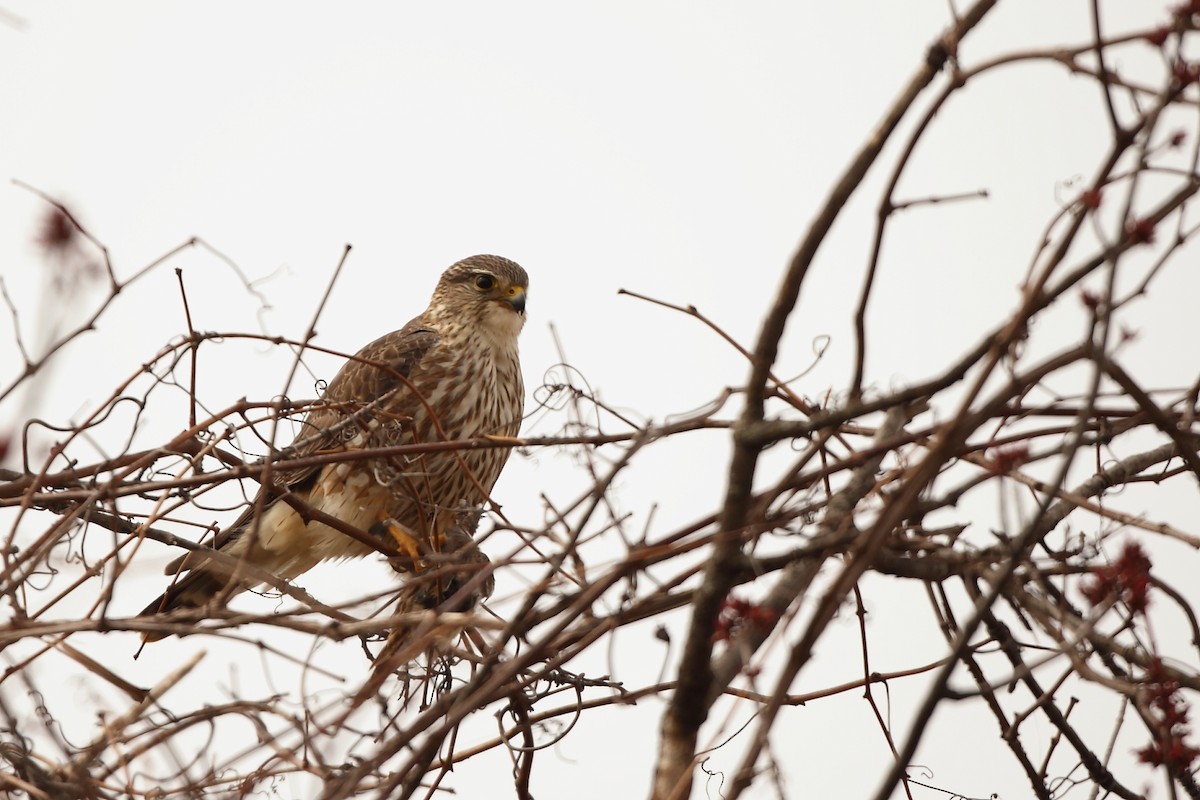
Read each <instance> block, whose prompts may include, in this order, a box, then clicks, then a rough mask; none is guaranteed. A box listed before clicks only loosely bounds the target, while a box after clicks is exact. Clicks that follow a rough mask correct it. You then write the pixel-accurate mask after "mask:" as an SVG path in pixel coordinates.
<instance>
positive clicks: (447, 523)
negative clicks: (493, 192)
mask: <svg viewBox="0 0 1200 800" xmlns="http://www.w3.org/2000/svg"><path fill="white" fill-rule="evenodd" d="M528 286H529V278H528V276H527V275H526V274H525V270H524V269H522V268H521V267H520V266H519V265H518V264H516V263H514V262H512V261H509V260H508V259H506V258H501V257H499V256H493V255H479V256H472V257H470V258H467V259H464V260H462V261H459V262H458V263H457V264H454V265H453V266H451V267H450V268H449V269H447V270H446V271H445V273H443V274H442V277H441V279H440V280H439V281H438V284H437V287H436V288H435V289H434V291H433V297H432V298H431V299H430V301H429V307H428V308H427V309H425V311H424V312H423V313H422V314H421V315H420V316H418V317H417V318H416V319H413V320H412V321H411V322H409V323H408V324H407V325H405V326H404V327H403V328H401V329H400V330H398V331H394V332H392V333H389V334H387V335H386V336H383V337H382V338H380V339H377V340H376V341H374V342H372V343H371V344H369V345H367V346H366V347H364V348H363V349H362V350H360V351H359V352H358V353H357V354H356V355H355V356H354V357H353V358H352V359H350V361H348V362H347V363H346V364H345V366H343V367H342V369H341V370H340V371H339V372H338V374H337V375H336V376H335V377H334V379H333V381H332V382H330V384H329V387H328V388H327V389H326V391H325V393H324V396H323V397H322V398H321V400H320V401H319V402H318V403H317V404H316V405H315V406H314V407H313V409H312V410H310V411H309V413H308V414H307V416H306V417H305V419H304V422H303V424H302V425H301V428H300V431H299V435H298V436H297V438H296V443H295V445H294V454H293V457H294V458H304V457H306V456H313V455H317V454H327V453H337V452H344V451H351V450H367V449H377V448H382V447H395V446H397V445H414V444H415V445H421V444H428V445H436V444H437V443H441V442H450V441H455V440H463V439H472V438H477V437H487V436H491V437H514V436H516V434H517V431H518V429H519V428H520V425H521V415H522V409H523V405H524V395H525V390H524V384H523V382H522V379H521V367H520V362H519V360H518V357H517V337H518V334H520V332H521V328H522V327H523V326H524V324H525V297H526V291H527V289H528ZM508 454H509V448H507V447H481V448H471V449H452V448H443V449H440V450H439V449H437V448H436V447H430V449H429V450H427V451H425V452H421V453H417V454H413V453H411V452H410V453H409V454H407V455H393V456H390V457H389V456H386V455H384V456H380V457H377V458H359V459H346V460H334V461H332V462H331V463H328V464H325V465H323V466H312V467H306V468H295V469H291V470H288V469H287V467H286V464H281V465H280V466H279V468H278V469H277V470H276V472H275V474H274V475H273V477H272V481H271V482H270V484H269V485H268V486H265V487H264V488H263V489H262V490H261V491H262V492H264V493H265V495H260V497H259V498H258V499H257V500H256V502H255V503H253V504H252V505H251V507H250V508H248V509H247V510H246V512H245V513H244V514H242V516H241V518H239V519H238V520H237V522H235V523H234V524H233V525H232V526H231V527H229V528H228V529H226V530H225V531H223V532H222V533H221V534H219V535H218V536H217V538H216V540H215V541H214V543H213V547H214V548H215V549H216V550H218V551H219V552H221V553H223V554H225V555H227V556H230V558H223V559H214V558H211V557H206V556H205V555H204V554H203V552H201V551H196V552H192V553H189V554H187V555H185V556H184V557H182V558H180V559H177V560H176V561H175V562H173V563H172V564H170V565H169V566H168V567H167V574H169V575H176V576H178V575H180V574H181V573H183V572H187V575H186V576H184V577H180V578H179V579H178V580H177V581H176V582H175V583H173V584H172V585H171V586H170V587H168V588H167V590H166V591H165V592H163V594H162V595H161V596H160V597H159V598H158V599H156V600H155V601H154V602H152V603H150V604H149V605H148V606H146V608H145V609H144V610H143V611H142V616H150V615H154V614H158V613H162V612H167V611H172V610H174V609H179V608H201V607H203V606H205V605H206V604H207V603H209V602H211V601H213V600H214V599H217V598H219V599H221V600H222V601H223V600H225V599H228V597H230V596H232V595H233V594H235V593H237V592H240V591H242V590H244V589H248V588H251V587H253V586H256V585H258V584H259V583H260V581H258V580H255V579H254V578H253V577H252V576H248V575H246V574H244V572H243V571H242V570H241V569H240V567H241V565H242V564H249V565H250V566H252V567H255V568H257V569H259V570H263V571H265V572H267V573H270V574H271V575H274V576H276V577H278V578H281V579H284V580H290V579H292V578H295V577H296V576H297V575H300V574H301V573H303V572H305V571H307V570H309V569H311V568H312V567H314V566H316V564H317V563H318V562H320V561H323V560H326V559H341V558H355V557H361V556H365V555H369V554H370V553H371V552H373V551H374V548H372V547H371V546H370V545H369V544H367V543H366V542H364V541H360V539H361V538H364V537H361V536H360V537H358V538H356V537H354V536H351V535H349V534H348V533H346V532H344V530H338V527H344V526H349V527H350V528H352V529H356V530H357V531H361V532H363V533H364V534H365V535H367V536H371V537H376V538H378V539H379V540H380V541H382V542H384V543H386V544H387V545H389V546H390V547H391V548H393V549H394V550H398V551H400V552H402V553H404V554H406V556H407V558H409V559H410V560H409V562H408V563H409V564H410V565H416V564H417V563H418V562H419V561H420V559H421V557H422V555H423V554H427V553H447V552H450V551H458V552H459V553H460V554H461V556H462V557H461V562H462V563H467V564H473V565H474V567H475V569H478V568H479V565H480V563H483V564H486V563H487V558H486V556H483V554H482V553H481V552H480V551H479V550H478V548H477V547H476V546H475V543H474V541H473V539H472V538H471V536H470V533H471V532H472V531H473V530H474V524H470V525H469V528H468V529H467V530H465V531H464V526H463V524H462V522H461V520H463V519H464V518H470V519H472V522H473V521H476V520H478V513H477V512H476V513H474V514H472V511H473V510H477V509H479V508H480V507H482V506H483V505H484V504H485V503H486V502H487V501H488V499H489V496H490V494H491V491H492V487H493V486H494V485H495V483H496V479H497V478H499V477H500V471H501V470H502V469H503V468H504V463H505V461H507V460H508ZM331 518H332V519H331ZM322 520H326V521H322ZM327 522H333V524H334V527H331V526H330V525H329V524H327ZM339 523H340V524H339ZM412 568H413V569H414V571H416V567H415V566H413V567H412ZM465 577H466V578H469V577H470V575H467V576H465ZM464 582H465V579H464ZM483 584H485V585H486V588H488V589H490V586H491V581H490V576H488V579H487V580H486V581H484V582H483ZM164 635H165V634H160V633H148V634H146V635H145V638H146V639H147V640H149V641H154V640H156V639H160V638H163V636H164Z"/></svg>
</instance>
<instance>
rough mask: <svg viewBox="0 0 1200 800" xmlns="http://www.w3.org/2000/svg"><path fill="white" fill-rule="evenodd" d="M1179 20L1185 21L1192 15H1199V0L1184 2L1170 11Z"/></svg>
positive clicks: (1185, 0)
mask: <svg viewBox="0 0 1200 800" xmlns="http://www.w3.org/2000/svg"><path fill="white" fill-rule="evenodd" d="M1171 13H1173V14H1174V15H1175V16H1176V17H1178V18H1179V19H1187V18H1188V17H1191V16H1192V15H1194V14H1200V0H1184V2H1182V3H1180V4H1179V5H1177V6H1175V7H1174V8H1173V9H1171Z"/></svg>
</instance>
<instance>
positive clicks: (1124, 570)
mask: <svg viewBox="0 0 1200 800" xmlns="http://www.w3.org/2000/svg"><path fill="white" fill-rule="evenodd" d="M1079 590H1080V591H1081V592H1083V596H1084V597H1086V598H1087V600H1088V602H1089V603H1091V604H1092V605H1094V606H1097V605H1100V603H1102V602H1104V600H1105V599H1106V598H1108V597H1117V598H1120V600H1121V601H1122V602H1123V603H1125V605H1127V606H1129V610H1130V611H1132V612H1133V613H1135V614H1141V613H1144V612H1145V611H1146V606H1147V605H1149V603H1150V557H1149V556H1147V555H1146V551H1144V550H1142V546H1141V545H1139V544H1138V543H1137V542H1126V543H1125V549H1124V550H1122V551H1121V556H1120V558H1118V559H1117V560H1116V561H1115V562H1113V563H1112V564H1109V565H1108V566H1107V567H1097V568H1096V569H1094V570H1092V577H1091V580H1090V581H1085V582H1084V583H1083V584H1082V585H1081V586H1080V589H1079Z"/></svg>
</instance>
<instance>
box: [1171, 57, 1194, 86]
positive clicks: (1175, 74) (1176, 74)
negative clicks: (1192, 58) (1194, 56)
mask: <svg viewBox="0 0 1200 800" xmlns="http://www.w3.org/2000/svg"><path fill="white" fill-rule="evenodd" d="M1171 77H1172V78H1173V79H1174V80H1175V83H1176V85H1177V86H1190V85H1191V84H1193V83H1195V82H1196V81H1198V80H1200V65H1196V64H1190V63H1188V62H1187V61H1184V60H1183V59H1182V58H1180V59H1176V61H1175V63H1174V64H1172V65H1171Z"/></svg>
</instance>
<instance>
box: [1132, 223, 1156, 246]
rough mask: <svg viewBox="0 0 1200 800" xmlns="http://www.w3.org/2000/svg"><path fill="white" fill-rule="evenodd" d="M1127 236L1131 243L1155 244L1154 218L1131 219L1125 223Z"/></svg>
mask: <svg viewBox="0 0 1200 800" xmlns="http://www.w3.org/2000/svg"><path fill="white" fill-rule="evenodd" d="M1125 238H1126V239H1128V240H1129V243H1130V244H1154V220H1152V219H1131V220H1129V221H1128V222H1126V223H1125Z"/></svg>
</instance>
